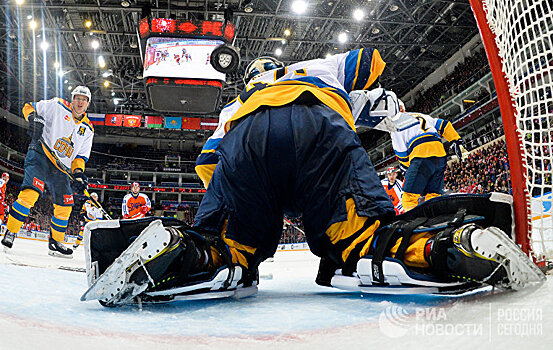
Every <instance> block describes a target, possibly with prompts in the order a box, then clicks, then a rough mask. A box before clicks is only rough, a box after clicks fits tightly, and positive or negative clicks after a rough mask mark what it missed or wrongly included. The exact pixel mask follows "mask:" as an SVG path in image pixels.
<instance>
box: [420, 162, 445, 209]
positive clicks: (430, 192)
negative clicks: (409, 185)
mask: <svg viewBox="0 0 553 350" xmlns="http://www.w3.org/2000/svg"><path fill="white" fill-rule="evenodd" d="M431 161H432V163H433V168H434V169H433V170H434V172H433V174H432V175H431V176H430V178H429V181H428V183H427V184H426V188H425V190H424V193H426V195H425V197H424V200H425V201H427V200H430V199H432V198H436V197H439V196H441V195H442V194H443V193H444V176H445V169H446V168H447V158H446V157H433V158H431Z"/></svg>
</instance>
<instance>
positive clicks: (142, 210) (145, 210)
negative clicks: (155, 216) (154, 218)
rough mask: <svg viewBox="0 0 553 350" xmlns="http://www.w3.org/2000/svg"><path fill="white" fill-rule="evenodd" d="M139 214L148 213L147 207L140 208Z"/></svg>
mask: <svg viewBox="0 0 553 350" xmlns="http://www.w3.org/2000/svg"><path fill="white" fill-rule="evenodd" d="M140 212H142V214H146V213H147V212H148V207H147V206H145V205H143V206H142V207H141V208H140Z"/></svg>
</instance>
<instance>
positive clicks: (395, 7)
mask: <svg viewBox="0 0 553 350" xmlns="http://www.w3.org/2000/svg"><path fill="white" fill-rule="evenodd" d="M397 10H399V6H397V5H392V6H390V11H392V12H396V11H397Z"/></svg>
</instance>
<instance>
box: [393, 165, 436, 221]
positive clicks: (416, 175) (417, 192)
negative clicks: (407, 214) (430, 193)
mask: <svg viewBox="0 0 553 350" xmlns="http://www.w3.org/2000/svg"><path fill="white" fill-rule="evenodd" d="M432 174H433V164H432V162H431V161H430V160H429V159H427V158H413V159H412V160H411V162H410V164H409V168H407V172H406V173H405V182H404V184H403V196H402V197H401V204H402V205H403V209H404V210H405V211H409V210H411V209H413V208H414V207H416V206H417V205H418V204H419V198H420V196H421V195H422V194H423V193H424V189H425V188H426V185H427V183H428V181H429V178H430V176H431V175H432Z"/></svg>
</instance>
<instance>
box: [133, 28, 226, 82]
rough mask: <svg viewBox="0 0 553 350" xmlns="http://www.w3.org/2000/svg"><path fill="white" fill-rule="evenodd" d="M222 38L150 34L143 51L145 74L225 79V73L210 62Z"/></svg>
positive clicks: (166, 76) (147, 75)
mask: <svg viewBox="0 0 553 350" xmlns="http://www.w3.org/2000/svg"><path fill="white" fill-rule="evenodd" d="M221 44H223V41H220V40H203V39H185V38H159V37H154V38H148V40H147V42H146V50H145V55H144V74H143V77H144V78H148V77H163V78H191V79H209V80H221V81H225V74H224V73H220V72H218V71H216V70H215V69H214V68H213V67H212V66H211V64H210V59H211V53H212V52H213V50H214V49H215V48H216V47H217V46H219V45H221Z"/></svg>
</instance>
